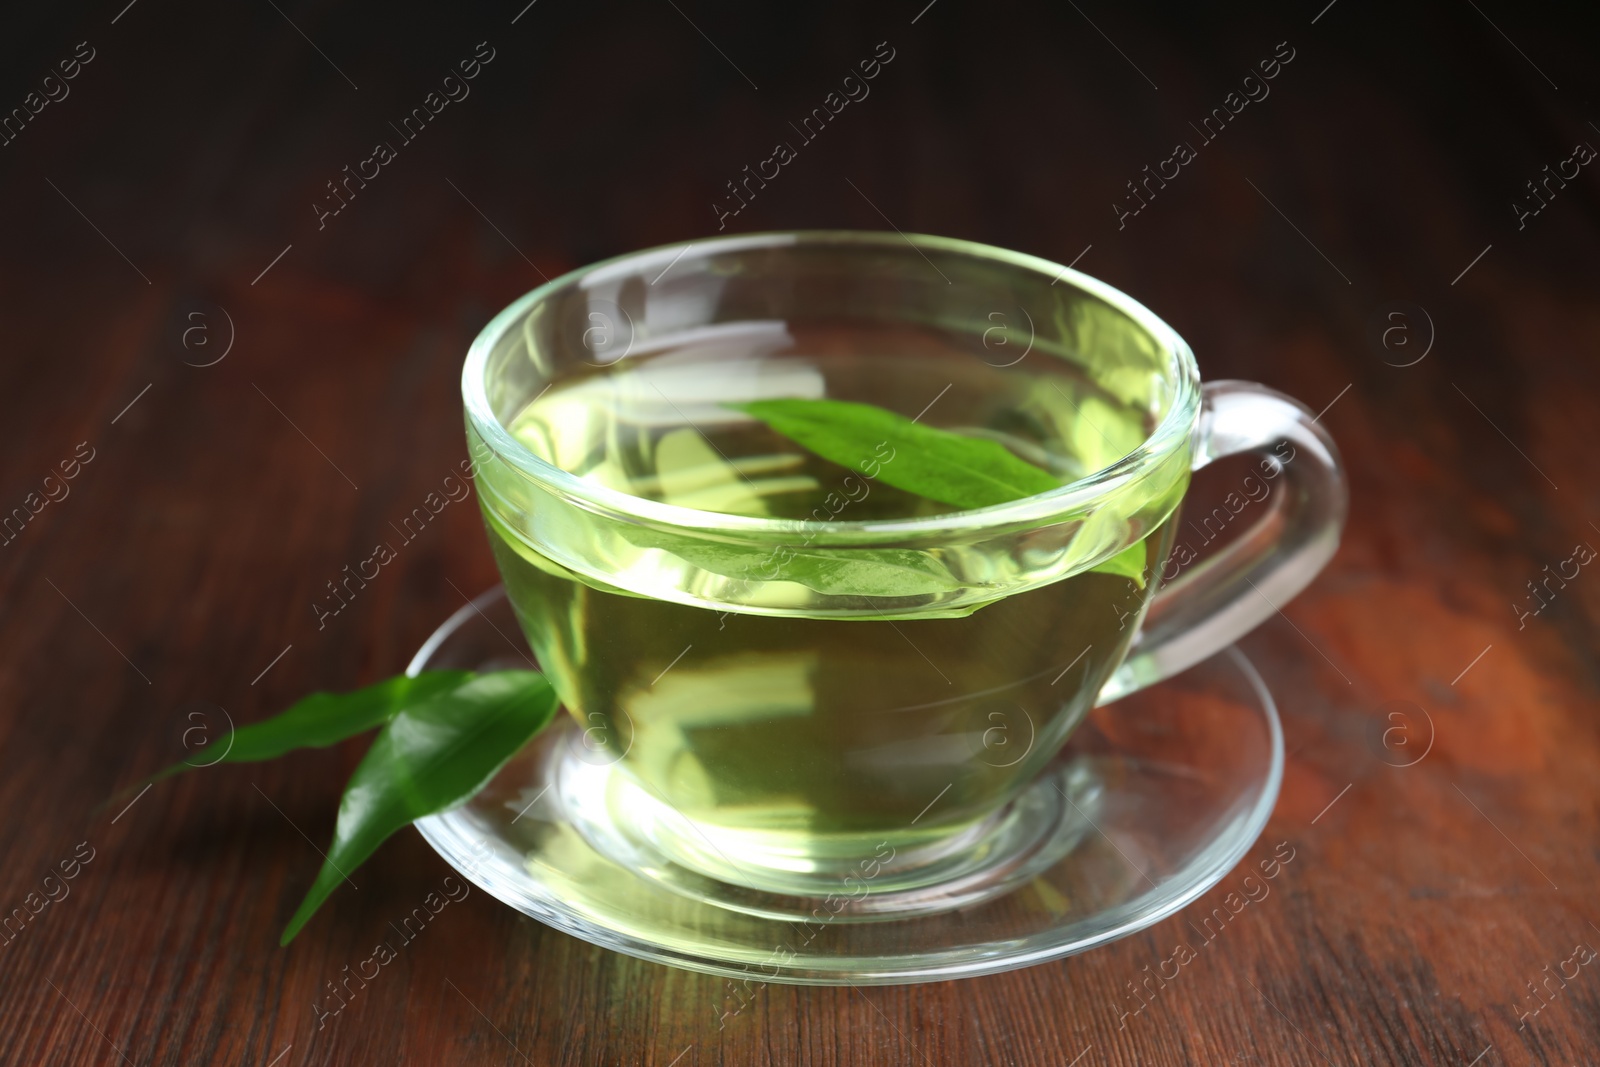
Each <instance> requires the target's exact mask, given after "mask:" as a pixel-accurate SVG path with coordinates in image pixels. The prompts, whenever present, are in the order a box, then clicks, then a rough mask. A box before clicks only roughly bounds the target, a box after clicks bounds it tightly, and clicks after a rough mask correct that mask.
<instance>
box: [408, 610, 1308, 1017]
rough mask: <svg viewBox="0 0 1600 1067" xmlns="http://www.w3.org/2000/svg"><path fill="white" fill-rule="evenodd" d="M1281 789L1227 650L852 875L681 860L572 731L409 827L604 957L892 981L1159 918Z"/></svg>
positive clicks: (1260, 707)
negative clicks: (991, 802)
mask: <svg viewBox="0 0 1600 1067" xmlns="http://www.w3.org/2000/svg"><path fill="white" fill-rule="evenodd" d="M519 637H520V632H519V630H518V628H517V624H516V621H515V618H514V616H513V615H512V612H511V608H510V606H509V604H508V603H507V601H506V599H505V595H504V592H503V590H501V589H499V588H496V589H493V590H491V591H490V592H488V593H485V594H484V595H483V596H480V597H479V598H477V600H475V601H473V603H472V604H470V605H468V606H466V607H464V608H462V609H461V610H460V611H458V612H457V613H456V614H455V615H454V616H452V617H451V618H450V619H449V620H448V621H447V622H445V624H444V625H443V626H441V627H440V628H439V629H438V630H437V631H435V633H434V634H433V636H432V637H430V638H429V640H428V641H427V643H426V644H424V646H423V647H422V649H421V650H419V652H418V653H417V655H416V657H414V659H413V660H412V663H411V665H410V667H409V668H408V671H409V672H410V673H415V672H417V671H420V670H426V669H442V668H457V669H460V668H466V669H473V670H497V669H507V668H516V667H524V668H525V667H526V666H527V660H528V656H527V653H526V652H525V651H524V649H523V647H522V646H520V645H518V644H514V643H513V641H514V639H516V638H519ZM1282 772H1283V738H1282V732H1281V729H1280V727H1279V723H1278V716H1277V710H1276V707H1275V706H1274V703H1273V700H1272V697H1271V694H1270V693H1269V692H1268V691H1267V689H1266V687H1265V685H1264V684H1263V683H1262V681H1261V678H1260V676H1259V675H1258V674H1257V673H1256V671H1255V668H1254V667H1253V666H1252V665H1251V664H1250V661H1249V660H1248V659H1247V658H1246V657H1245V656H1244V654H1243V653H1241V652H1239V651H1238V650H1237V649H1232V648H1230V649H1228V650H1226V651H1224V652H1222V653H1219V654H1218V655H1216V656H1214V657H1212V658H1211V659H1209V660H1206V661H1204V662H1202V663H1200V664H1198V665H1196V666H1194V667H1192V668H1190V669H1189V670H1187V671H1185V672H1184V673H1182V674H1180V675H1178V676H1176V677H1174V678H1171V679H1168V680H1167V681H1164V682H1161V683H1159V684H1157V685H1154V686H1152V687H1150V688H1149V689H1146V690H1143V691H1141V692H1138V693H1135V694H1133V695H1132V696H1129V697H1125V698H1123V699H1122V700H1120V701H1118V702H1117V703H1115V704H1113V705H1110V706H1107V707H1104V708H1099V709H1096V710H1095V711H1093V712H1092V713H1091V714H1090V716H1089V717H1088V719H1086V720H1085V722H1084V723H1083V724H1082V725H1081V726H1080V727H1079V728H1078V731H1077V732H1076V733H1075V734H1074V736H1073V738H1072V739H1071V740H1070V741H1069V743H1068V745H1067V747H1066V748H1065V749H1064V750H1063V752H1062V753H1061V754H1060V755H1059V756H1058V758H1057V759H1056V760H1055V761H1054V762H1053V763H1052V765H1051V766H1050V767H1049V769H1048V770H1047V771H1046V772H1045V773H1044V774H1043V775H1041V776H1040V777H1039V779H1037V780H1036V781H1035V782H1034V783H1033V785H1031V786H1030V787H1029V788H1028V789H1027V790H1026V791H1024V792H1023V793H1022V794H1021V795H1020V796H1019V797H1017V798H1016V799H1015V800H1013V801H1012V802H1011V803H1010V804H1009V805H1007V806H1006V807H1005V808H1004V809H1002V810H1001V811H1000V812H999V813H997V814H996V815H995V816H994V817H992V818H991V819H990V820H988V821H986V822H984V823H982V824H980V825H979V826H977V827H974V828H972V830H971V832H970V833H967V834H963V835H962V836H961V837H960V838H958V839H950V838H944V839H938V840H936V841H934V842H931V843H930V844H929V846H928V847H927V849H925V850H923V851H921V852H919V851H918V850H916V849H912V850H909V851H907V850H902V851H900V852H896V853H895V855H894V856H892V857H883V858H882V862H881V863H878V864H877V865H876V866H875V867H869V868H866V869H858V870H857V871H856V873H855V875H854V877H853V878H852V877H851V876H850V874H849V872H839V871H832V870H822V871H818V870H816V869H814V865H813V866H812V867H810V868H806V867H804V866H802V868H801V869H792V870H786V869H785V868H784V867H783V865H782V864H779V863H774V862H771V858H770V857H762V859H763V861H764V862H759V863H757V862H754V861H753V860H752V857H751V855H750V853H748V852H741V850H739V849H738V848H737V844H736V843H730V842H722V843H721V844H720V846H719V844H718V843H716V842H712V841H709V840H705V839H701V840H699V841H698V842H697V841H696V840H695V838H696V837H698V836H699V835H697V834H692V833H690V832H688V830H687V828H686V827H687V823H686V820H683V819H682V817H681V816H674V813H672V812H671V811H670V810H668V809H667V807H666V806H665V805H662V804H659V803H657V802H655V801H653V800H652V799H651V798H649V797H647V796H645V797H641V796H637V795H632V794H631V793H630V790H631V791H638V787H637V786H635V785H633V784H632V782H631V779H629V778H627V777H626V776H624V775H622V774H620V773H618V772H617V771H616V770H615V769H614V767H612V766H611V765H609V764H607V763H603V762H596V761H595V758H594V754H593V753H592V752H591V751H589V750H587V749H586V748H585V747H584V745H583V742H582V730H581V728H580V727H579V726H578V725H577V724H576V723H575V722H573V721H572V720H571V719H570V717H568V716H563V717H562V718H561V719H560V720H558V722H557V723H556V724H554V725H552V726H551V727H550V728H549V729H547V730H545V731H544V732H543V733H542V734H540V735H539V736H538V737H537V738H535V739H534V741H533V742H532V743H530V744H529V745H528V746H527V747H526V748H525V749H524V750H523V751H522V752H521V753H519V754H518V755H517V756H516V757H515V758H513V759H512V760H511V761H510V762H509V763H508V764H507V765H506V766H505V767H504V768H503V769H502V770H501V771H500V773H499V774H497V775H496V776H495V778H494V779H493V780H492V781H491V782H490V783H489V785H488V786H487V787H486V788H485V789H484V790H483V791H482V792H480V793H479V794H478V795H477V796H476V797H475V798H474V799H473V800H472V801H471V802H469V803H468V804H466V805H464V806H462V807H460V808H457V809H455V810H453V811H450V812H447V813H445V814H442V815H435V816H430V817H429V818H426V819H422V820H420V821H419V822H418V823H417V827H418V829H419V830H420V831H421V832H422V834H423V837H424V838H425V839H426V840H427V841H428V842H429V844H430V845H432V846H433V848H434V849H435V850H436V851H438V852H439V854H440V855H441V856H443V857H444V859H445V860H446V861H447V862H448V863H450V864H451V865H452V866H454V867H455V868H456V869H457V870H459V871H460V872H461V873H462V875H463V876H464V877H466V878H468V879H470V880H471V881H472V882H473V883H474V884H476V885H478V886H479V887H480V888H482V889H484V890H485V891H486V892H488V893H489V894H490V895H492V896H494V897H496V898H498V899H500V900H502V901H504V902H505V903H507V904H510V905H511V906H512V907H514V908H517V909H518V910H519V911H522V912H524V913H525V914H528V915H531V916H533V917H534V918H536V919H539V920H540V921H542V922H544V923H546V924H548V925H550V926H554V927H556V928H557V929H559V930H563V931H565V932H567V933H570V934H572V935H574V936H576V937H579V938H581V939H583V940H586V941H589V942H591V943H594V944H597V945H600V946H603V947H606V948H610V949H613V950H615V951H618V952H624V953H627V954H629V955H633V956H638V957H641V958H643V959H648V960H654V961H656V962H659V963H665V964H669V965H672V966H678V967H686V968H689V969H692V970H697V971H704V972H708V973H712V974H720V975H724V976H727V977H730V978H736V979H745V980H749V981H751V982H782V983H794V984H808V985H844V984H854V985H871V984H894V983H904V982H918V981H937V980H944V979H950V978H957V977H965V976H970V975H978V974H987V973H993V972H997V971H1006V970H1011V969H1014V968H1017V967H1022V966H1028V965H1030V964H1034V963H1041V962H1044V961H1046V960H1051V959H1057V958H1060V957H1063V956H1068V955H1071V954H1073V953H1077V952H1081V951H1084V950H1085V949H1088V948H1091V947H1093V946H1095V945H1098V944H1102V943H1105V942H1107V941H1111V940H1115V939H1116V938H1119V937H1124V936H1126V935H1128V934H1130V933H1133V932H1135V931H1137V930H1140V929H1143V928H1145V927H1147V926H1149V925H1151V924H1153V923H1155V922H1158V921H1160V920H1161V919H1163V918H1166V917H1167V916H1169V915H1171V914H1172V913H1174V912H1176V911H1177V910H1179V909H1180V908H1182V907H1183V906H1184V905H1186V904H1188V903H1189V902H1190V901H1192V900H1194V899H1195V898H1196V897H1198V896H1199V895H1200V894H1202V893H1204V892H1205V891H1206V890H1207V889H1209V888H1211V887H1212V886H1213V885H1215V884H1216V883H1217V882H1218V881H1219V880H1221V878H1222V877H1223V876H1224V875H1225V874H1226V873H1227V872H1228V870H1229V869H1231V868H1232V867H1233V866H1234V864H1236V863H1237V862H1238V861H1239V859H1240V858H1242V857H1243V855H1244V853H1245V852H1246V851H1247V850H1248V849H1249V847H1250V845H1251V844H1252V843H1253V842H1254V841H1255V839H1256V837H1257V835H1258V834H1259V833H1260V832H1261V829H1262V827H1263V826H1265V824H1266V821H1267V818H1268V816H1269V815H1270V814H1271V811H1272V806H1273V804H1274V803H1275V801H1276V799H1277V793H1278V786H1279V782H1280V780H1281V777H1282ZM652 804H655V805H656V806H655V807H654V808H652V807H651V805H652ZM619 805H620V807H619ZM618 811H624V812H627V813H628V816H627V818H626V819H621V818H618V817H617V816H616V814H615V813H616V812H618ZM864 851H865V852H869V853H870V851H871V849H870V848H867V849H865V850H864ZM741 860H742V861H743V862H742V865H741ZM830 885H831V886H832V887H833V888H832V889H831V891H827V887H828V886H830Z"/></svg>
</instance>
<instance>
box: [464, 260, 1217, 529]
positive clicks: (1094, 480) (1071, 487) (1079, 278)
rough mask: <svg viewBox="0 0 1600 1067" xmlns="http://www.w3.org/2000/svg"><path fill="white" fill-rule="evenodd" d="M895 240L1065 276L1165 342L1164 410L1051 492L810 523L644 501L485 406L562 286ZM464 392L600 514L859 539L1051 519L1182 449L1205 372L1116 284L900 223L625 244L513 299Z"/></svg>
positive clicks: (471, 410) (515, 452) (470, 367)
mask: <svg viewBox="0 0 1600 1067" xmlns="http://www.w3.org/2000/svg"><path fill="white" fill-rule="evenodd" d="M898 243H906V244H909V245H911V247H912V248H914V249H916V250H917V251H919V252H920V251H923V250H925V249H926V250H933V251H939V252H955V253H960V254H964V255H969V256H973V257H976V258H979V259H986V260H989V261H991V262H997V263H1001V264H1004V265H1006V266H1010V267H1014V268H1020V269H1023V270H1027V271H1031V272H1033V273H1036V274H1039V275H1043V276H1051V277H1053V278H1054V281H1052V283H1051V284H1052V285H1054V284H1056V283H1058V282H1059V283H1063V284H1067V285H1071V286H1073V287H1074V288H1077V289H1079V290H1081V291H1082V292H1085V293H1087V294H1089V295H1090V296H1093V297H1095V298H1097V299H1099V300H1101V301H1103V302H1105V303H1106V304H1108V305H1110V306H1111V307H1114V308H1116V309H1117V310H1118V311H1121V312H1122V313H1123V314H1125V315H1127V316H1128V318H1129V319H1131V320H1132V321H1133V322H1134V323H1135V324H1137V325H1138V326H1139V327H1140V328H1141V329H1143V330H1144V331H1145V332H1146V333H1147V334H1149V335H1150V336H1151V337H1152V338H1153V339H1154V340H1155V341H1156V342H1157V343H1158V344H1160V345H1161V346H1162V347H1163V348H1164V349H1165V351H1166V352H1167V354H1168V358H1169V359H1170V361H1171V364H1172V371H1173V375H1172V383H1173V389H1174V393H1173V396H1172V402H1171V403H1170V404H1169V406H1168V409H1167V413H1166V415H1165V416H1163V417H1162V420H1161V422H1160V423H1159V424H1158V425H1157V426H1156V428H1155V429H1154V430H1153V431H1152V432H1151V433H1150V435H1149V436H1148V437H1146V438H1145V439H1144V440H1143V441H1142V442H1140V444H1139V446H1138V447H1136V448H1135V449H1133V450H1132V451H1131V452H1129V453H1128V454H1127V455H1125V456H1123V457H1122V458H1120V459H1118V460H1116V461H1114V462H1112V463H1110V464H1108V465H1106V466H1104V467H1102V468H1100V469H1099V470H1097V471H1094V472H1092V473H1089V474H1086V475H1084V476H1083V477H1081V478H1078V479H1076V480H1075V481H1071V482H1065V483H1063V484H1062V485H1061V486H1059V487H1058V488H1055V489H1052V490H1050V491H1049V492H1045V493H1037V494H1035V495H1033V496H1028V497H1022V498H1021V499H1019V500H1011V501H1007V502H1005V503H1003V504H991V505H989V506H988V507H983V508H970V509H966V510H962V511H950V512H943V513H940V514H938V515H928V516H921V517H916V518H904V519H874V520H867V521H861V520H852V521H827V522H821V521H817V520H813V519H784V518H766V517H761V516H753V515H730V514H726V513H723V512H718V511H704V510H701V509H698V508H689V507H683V506H682V505H678V504H668V503H664V502H662V501H658V500H648V499H645V498H644V497H637V496H633V495H631V494H629V493H625V492H623V491H622V490H620V489H612V488H610V487H608V486H604V485H599V484H597V483H594V482H590V481H587V480H585V479H583V478H580V477H578V476H577V475H574V474H572V473H571V472H569V471H565V470H562V469H561V468H560V467H557V466H555V465H554V464H552V463H550V462H548V461H547V460H544V459H542V458H540V457H539V456H537V455H536V454H534V452H533V451H532V450H530V449H529V448H528V447H527V446H526V445H524V444H523V443H522V442H521V441H519V440H517V438H515V437H514V436H512V434H511V433H510V431H508V430H507V429H506V428H505V427H504V426H503V425H501V423H500V420H499V418H498V417H497V416H496V415H495V413H494V409H493V407H492V406H491V405H490V403H489V395H488V386H487V382H486V381H485V374H484V372H485V370H486V368H487V365H488V361H489V357H490V355H491V354H492V353H493V351H494V348H495V345H496V344H497V343H498V342H499V341H500V339H501V338H502V337H504V336H505V334H506V333H507V331H509V330H510V329H511V328H512V327H514V326H515V325H516V324H517V323H519V322H521V320H522V318H523V316H524V315H526V314H527V313H528V311H529V310H530V309H531V308H533V307H534V305H536V304H538V303H539V302H541V301H543V300H545V299H547V298H548V297H549V296H551V295H552V294H554V293H556V292H558V291H560V290H562V289H566V288H570V287H572V286H575V285H577V284H579V283H581V282H583V281H586V280H593V279H595V278H603V277H604V276H605V275H607V274H613V273H618V272H621V271H626V272H627V273H629V274H636V273H648V272H649V271H651V270H652V269H653V268H654V269H664V268H666V267H667V266H669V265H670V264H671V263H674V262H676V261H677V260H678V259H680V258H681V257H682V256H684V255H686V254H688V253H689V252H690V251H695V250H706V251H712V252H719V251H735V252H737V251H748V250H754V249H765V248H784V247H789V246H793V245H798V244H818V245H827V244H832V245H861V246H869V247H870V246H882V245H894V244H898ZM461 394H462V400H463V402H464V404H465V407H466V411H467V417H468V419H469V420H470V422H471V425H472V427H473V429H474V430H475V431H476V432H477V434H478V435H479V437H481V438H482V439H483V440H484V441H485V442H486V443H487V444H488V445H489V447H490V448H491V449H492V450H493V451H494V453H495V454H496V457H497V458H499V459H502V460H504V461H506V462H508V463H509V464H510V465H511V466H513V467H515V468H516V469H517V470H518V471H519V472H520V473H521V474H523V475H525V476H526V477H528V478H530V479H531V480H533V481H534V482H536V483H539V484H541V485H543V486H544V487H545V488H547V489H550V490H553V491H555V492H556V493H557V494H558V495H560V496H562V497H565V498H567V499H569V500H576V501H579V502H581V504H582V506H584V507H585V508H587V509H588V510H591V511H598V512H601V513H603V514H606V515H608V516H611V517H614V518H619V519H622V520H624V521H630V522H635V523H638V522H641V521H643V522H648V523H650V524H651V525H654V526H661V527H671V528H677V529H684V530H691V531H695V532H699V533H725V534H736V535H743V536H751V535H757V536H759V535H763V534H765V535H780V536H781V535H788V534H793V533H794V532H795V531H796V530H799V529H804V530H806V531H808V532H812V531H814V532H815V533H816V535H817V536H819V537H826V536H827V535H830V534H831V535H835V536H837V537H840V538H842V539H844V540H847V541H853V540H857V539H859V538H861V537H867V538H870V539H872V540H878V539H880V538H886V537H887V538H893V537H900V536H917V537H925V536H927V535H929V534H940V533H949V532H960V531H972V530H980V529H991V528H994V527H999V526H1023V527H1026V526H1031V525H1038V524H1040V523H1042V522H1045V521H1049V520H1053V519H1056V518H1058V517H1059V516H1060V515H1061V514H1062V513H1064V512H1068V511H1073V510H1079V509H1082V508H1083V507H1085V506H1086V505H1088V504H1090V503H1091V502H1092V501H1094V500H1095V499H1096V498H1097V497H1100V496H1103V495H1105V494H1108V493H1110V492H1112V491H1114V490H1116V489H1117V488H1120V487H1121V486H1123V485H1126V484H1127V483H1128V482H1130V481H1132V480H1133V479H1134V478H1136V477H1138V476H1139V475H1140V474H1142V473H1143V472H1144V471H1146V470H1147V469H1149V468H1150V467H1152V466H1154V465H1155V464H1156V463H1158V462H1160V461H1161V460H1162V459H1164V458H1165V457H1166V456H1167V455H1169V454H1170V452H1171V451H1172V450H1173V449H1174V448H1175V447H1177V445H1178V444H1179V442H1180V441H1182V442H1187V440H1188V438H1189V436H1190V433H1191V431H1192V429H1193V426H1194V423H1195V420H1196V418H1197V417H1198V414H1199V409H1200V374H1199V368H1198V366H1197V365H1196V363H1195V358H1194V352H1193V351H1192V350H1191V349H1190V348H1189V345H1188V344H1187V343H1186V342H1185V341H1184V340H1183V338H1182V337H1180V336H1179V335H1178V332H1177V331H1176V330H1174V329H1173V328H1172V327H1171V326H1169V325H1168V324H1167V323H1166V322H1165V321H1164V320H1163V319H1161V318H1160V317H1159V316H1158V315H1156V314H1155V312H1153V311H1151V310H1150V309H1149V308H1147V307H1145V306H1144V305H1143V304H1141V303H1140V302H1139V301H1137V300H1135V299H1134V298H1133V297H1131V296H1129V295H1127V294H1126V293H1124V292H1122V291H1121V290H1120V289H1116V288H1114V287H1113V286H1111V285H1108V284H1107V283H1105V282H1103V281H1100V280H1099V279H1097V278H1093V277H1091V276H1089V275H1087V274H1084V273H1083V272H1081V271H1077V270H1074V269H1073V268H1071V267H1068V266H1062V265H1061V264H1058V263H1054V262H1052V261H1050V260H1048V259H1044V258H1042V257H1039V256H1033V255H1029V254H1027V253H1024V252H1014V251H1010V250H1008V249H1004V248H999V247H997V246H995V245H988V244H983V243H981V242H977V241H967V240H962V239H959V238H953V237H938V236H934V235H931V234H920V233H911V234H907V233H902V232H900V231H898V230H897V231H895V232H892V233H890V232H887V231H873V230H786V231H770V232H764V233H753V234H729V235H726V236H714V237H698V238H693V239H691V240H688V241H677V242H674V243H672V244H665V245H658V246H656V247H654V248H646V249H641V250H639V251H635V252H625V253H623V254H621V255H617V256H612V257H610V258H608V259H603V260H600V261H598V262H596V263H591V264H589V265H587V266H583V267H578V268H577V269H575V270H571V271H568V272H567V273H565V274H562V275H560V276H558V277H556V278H554V279H551V280H549V281H547V282H545V284H543V285H541V286H539V287H538V288H536V289H533V290H531V291H530V292H527V293H524V294H523V295H522V296H521V297H518V298H517V299H516V300H515V301H513V302H512V303H511V304H510V305H508V306H507V307H506V308H505V309H503V310H502V311H501V312H500V313H499V314H497V315H495V316H494V318H492V319H490V320H489V322H488V324H487V325H485V326H484V327H483V329H482V330H480V331H479V333H478V336H477V337H476V338H474V339H473V342H472V345H471V347H470V348H469V349H468V350H467V358H466V362H465V364H464V365H463V367H462V373H461Z"/></svg>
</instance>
